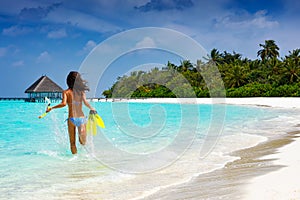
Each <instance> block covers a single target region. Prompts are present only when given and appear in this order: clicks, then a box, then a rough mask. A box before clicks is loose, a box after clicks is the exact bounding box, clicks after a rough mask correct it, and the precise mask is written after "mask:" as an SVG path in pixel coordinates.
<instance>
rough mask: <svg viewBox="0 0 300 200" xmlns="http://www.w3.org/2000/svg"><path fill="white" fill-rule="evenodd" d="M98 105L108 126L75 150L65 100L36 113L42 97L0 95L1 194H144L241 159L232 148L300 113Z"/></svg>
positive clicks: (292, 121)
mask: <svg viewBox="0 0 300 200" xmlns="http://www.w3.org/2000/svg"><path fill="white" fill-rule="evenodd" d="M93 106H94V107H95V108H96V109H97V111H98V113H99V114H100V115H101V117H102V118H103V120H104V122H105V125H106V128H105V129H100V128H99V129H98V134H97V135H96V136H91V135H88V143H87V145H86V146H85V147H82V146H80V145H79V144H77V146H78V154H77V155H75V156H74V155H72V154H71V153H70V150H69V142H68V133H67V125H66V122H65V119H66V118H67V109H66V108H63V109H57V110H54V111H53V112H51V113H49V114H48V115H46V117H44V118H43V119H38V116H39V115H40V114H42V113H43V112H44V110H45V105H44V104H42V103H24V102H11V101H10V102H5V101H3V102H0V112H1V115H0V152H1V154H0V184H1V187H0V198H1V199H135V198H137V199H138V198H142V197H144V196H147V195H149V194H152V193H154V192H157V191H159V190H160V189H163V188H166V187H169V186H172V185H177V184H180V183H183V182H187V181H189V180H191V179H192V178H193V177H195V176H197V175H199V174H202V173H205V172H209V171H213V170H215V169H219V168H222V167H224V165H225V164H226V163H228V162H230V161H233V160H235V159H237V158H236V157H232V156H229V155H228V154H229V153H230V152H232V151H235V150H238V149H242V148H246V147H250V146H253V145H256V144H257V143H259V142H261V141H264V140H265V139H266V137H271V136H274V135H278V134H280V133H285V132H287V131H292V130H293V127H295V126H296V125H297V123H298V121H297V120H298V119H299V114H298V113H299V112H298V111H297V110H287V109H274V108H265V107H247V106H225V105H180V104H150V103H110V102H105V103H100V102H95V103H94V105H93ZM84 111H85V113H88V110H84ZM77 143H78V142H77Z"/></svg>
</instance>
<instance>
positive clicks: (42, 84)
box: [25, 76, 63, 93]
mask: <svg viewBox="0 0 300 200" xmlns="http://www.w3.org/2000/svg"><path fill="white" fill-rule="evenodd" d="M62 91H63V89H62V88H61V87H60V86H59V85H57V84H56V83H54V82H53V81H52V80H51V79H50V78H49V77H47V76H42V77H41V78H39V79H38V80H37V81H35V82H34V83H33V84H32V85H31V86H30V87H29V88H27V89H26V90H25V93H33V92H62Z"/></svg>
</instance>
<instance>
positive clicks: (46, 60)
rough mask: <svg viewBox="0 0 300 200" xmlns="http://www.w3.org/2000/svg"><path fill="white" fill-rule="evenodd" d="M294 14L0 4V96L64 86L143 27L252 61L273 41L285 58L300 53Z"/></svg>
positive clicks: (290, 10)
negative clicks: (112, 41) (104, 50)
mask: <svg viewBox="0 0 300 200" xmlns="http://www.w3.org/2000/svg"><path fill="white" fill-rule="evenodd" d="M299 10H300V1H294V0H272V1H270V0H240V1H238V0H212V1H202V0H76V1H73V0H57V1H53V0H51V1H50V0H43V1H35V0H10V1H0V67H1V72H2V73H1V74H0V96H1V97H20V96H25V94H24V91H25V89H26V88H27V87H29V86H30V85H31V84H32V83H33V82H34V81H35V80H37V79H38V78H39V77H40V76H41V75H44V74H46V75H47V76H49V77H50V78H51V79H53V80H54V81H55V82H57V83H58V84H59V85H60V86H62V87H63V88H65V87H66V84H65V78H66V75H67V74H68V72H69V71H70V70H78V69H79V67H80V65H81V63H82V62H83V61H84V59H85V58H86V56H87V55H88V54H89V52H90V51H91V50H92V49H93V48H94V47H96V46H97V45H98V44H99V43H101V42H102V41H104V40H106V39H107V38H109V37H111V36H113V35H115V34H118V33H120V32H122V31H126V30H130V29H134V28H141V27H163V28H168V29H173V30H176V31H179V32H181V33H183V34H186V35H188V36H189V37H191V38H193V39H194V40H195V41H197V42H198V43H199V44H201V45H202V46H203V47H204V48H205V49H206V50H207V51H208V52H209V51H210V50H211V49H213V48H217V49H218V50H219V51H221V52H222V51H224V50H226V51H228V52H232V51H236V52H238V53H241V54H242V55H243V57H248V58H250V59H256V54H257V51H258V50H259V44H260V43H264V41H265V40H267V39H273V40H275V41H276V43H277V45H278V46H279V47H280V53H281V56H284V55H286V54H287V53H288V51H290V50H293V49H297V48H300V39H299V35H300V27H299V22H300V12H299ZM154 54H155V53H154ZM154 54H153V56H155V55H154ZM171 61H172V60H171ZM148 62H150V61H148ZM156 62H157V60H156ZM160 62H162V64H166V60H160ZM164 62H165V63H164ZM173 62H174V63H176V62H178V59H175V60H173ZM192 62H194V61H192ZM176 64H177V63H176ZM119 65H120V64H119ZM124 65H126V64H125V63H124ZM117 71H118V69H116V70H115V71H114V72H112V70H110V71H108V72H107V73H108V74H107V77H109V78H107V79H105V80H106V81H104V82H101V83H100V85H99V96H100V91H101V90H103V89H107V88H108V87H109V86H111V84H112V83H113V82H114V81H115V80H116V78H117V76H118V75H122V74H118V72H117ZM97 95H98V94H97Z"/></svg>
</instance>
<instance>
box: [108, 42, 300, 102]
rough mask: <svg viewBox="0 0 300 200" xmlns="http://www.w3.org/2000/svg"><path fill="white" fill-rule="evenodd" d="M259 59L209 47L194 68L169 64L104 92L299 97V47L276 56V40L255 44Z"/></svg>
mask: <svg viewBox="0 0 300 200" xmlns="http://www.w3.org/2000/svg"><path fill="white" fill-rule="evenodd" d="M259 47H260V48H261V49H260V50H259V51H258V52H257V57H258V58H257V59H255V60H251V59H248V58H243V57H242V55H241V54H239V53H236V52H232V53H229V52H227V51H224V52H219V51H218V50H217V49H212V50H211V52H210V54H209V55H207V57H206V58H205V60H206V62H203V61H200V60H198V61H197V63H196V64H193V63H191V62H190V61H189V60H183V61H181V63H180V65H178V66H177V65H175V64H173V63H171V62H168V63H167V64H166V66H165V67H164V68H161V69H159V68H156V67H154V68H153V69H152V70H151V71H147V72H146V71H135V72H132V73H131V74H130V75H124V76H123V77H119V78H118V80H117V81H116V82H115V83H114V84H113V86H112V87H111V88H109V89H108V90H105V91H104V92H103V95H104V96H105V97H106V98H117V97H120V98H141V97H216V96H227V97H298V96H300V90H299V88H300V82H299V80H300V49H295V50H292V51H289V53H288V55H285V56H284V57H280V54H279V50H280V49H279V47H278V46H277V44H276V42H275V41H274V40H266V41H265V43H264V44H259ZM216 69H217V70H216Z"/></svg>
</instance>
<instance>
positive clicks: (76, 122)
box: [69, 117, 86, 127]
mask: <svg viewBox="0 0 300 200" xmlns="http://www.w3.org/2000/svg"><path fill="white" fill-rule="evenodd" d="M69 119H70V121H71V122H72V123H73V124H74V125H75V126H77V127H78V126H81V125H82V124H85V123H86V119H85V118H84V117H70V118H69Z"/></svg>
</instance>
